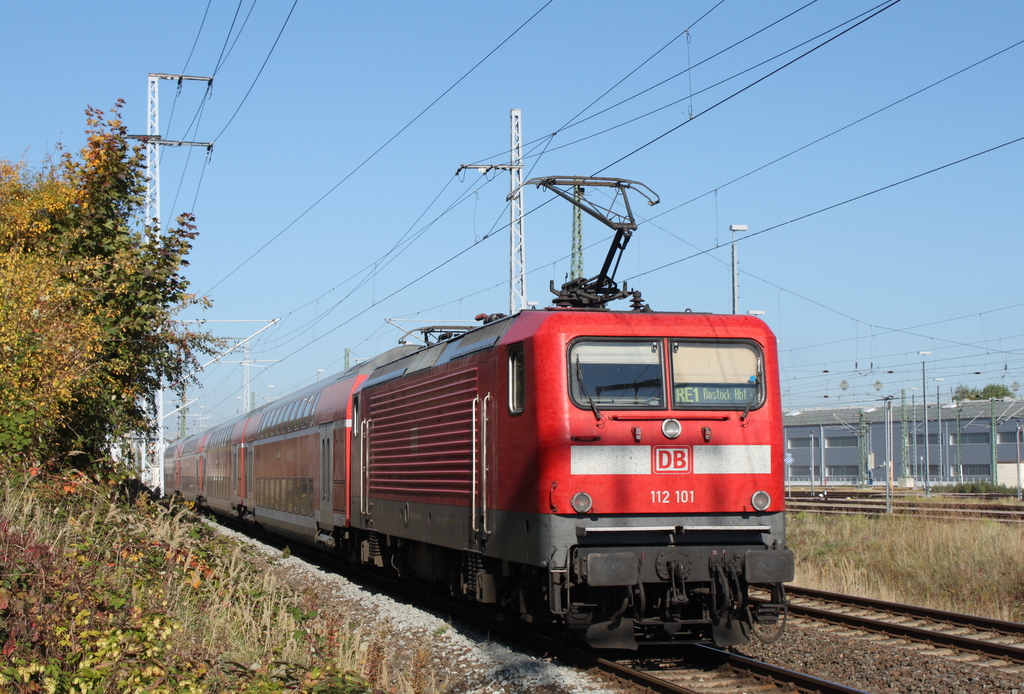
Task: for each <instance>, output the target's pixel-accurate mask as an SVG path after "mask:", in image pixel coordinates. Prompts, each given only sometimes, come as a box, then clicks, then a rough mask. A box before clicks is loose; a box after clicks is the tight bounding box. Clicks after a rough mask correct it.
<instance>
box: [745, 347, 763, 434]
mask: <svg viewBox="0 0 1024 694" xmlns="http://www.w3.org/2000/svg"><path fill="white" fill-rule="evenodd" d="M750 380H751V381H753V382H754V390H753V391H752V392H751V393H750V398H749V399H747V406H746V407H744V408H743V414H742V415H741V416H740V421H741V422H745V421H747V415H749V414H750V408H751V406H752V405H753V404H754V401H755V400H757V396H758V395H760V393H761V360H760V359H758V360H757V373H756V374H755V375H753V376H751V377H750Z"/></svg>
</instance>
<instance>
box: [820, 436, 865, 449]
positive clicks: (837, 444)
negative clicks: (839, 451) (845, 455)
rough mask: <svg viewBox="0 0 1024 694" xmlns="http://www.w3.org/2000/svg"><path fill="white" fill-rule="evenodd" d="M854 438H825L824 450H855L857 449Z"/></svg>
mask: <svg viewBox="0 0 1024 694" xmlns="http://www.w3.org/2000/svg"><path fill="white" fill-rule="evenodd" d="M857 443H858V442H857V437H856V436H826V437H825V447H826V448H856V447H857Z"/></svg>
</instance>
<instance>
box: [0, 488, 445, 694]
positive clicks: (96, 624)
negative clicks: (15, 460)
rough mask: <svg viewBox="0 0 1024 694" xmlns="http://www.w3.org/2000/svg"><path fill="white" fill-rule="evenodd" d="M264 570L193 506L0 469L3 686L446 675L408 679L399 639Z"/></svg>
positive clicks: (248, 683) (256, 686) (292, 682)
mask: <svg viewBox="0 0 1024 694" xmlns="http://www.w3.org/2000/svg"><path fill="white" fill-rule="evenodd" d="M266 568H267V567H266V565H265V562H264V560H262V559H260V558H258V557H257V556H256V553H255V552H254V551H253V550H251V549H249V548H248V547H247V546H246V545H243V544H239V543H237V542H234V541H232V540H228V539H226V538H224V537H223V536H221V535H219V534H217V533H215V532H213V531H212V530H211V529H210V528H208V527H207V526H206V525H205V524H204V523H200V522H197V520H196V518H195V516H194V515H192V514H191V513H189V512H188V508H187V506H186V505H181V504H177V505H176V504H167V503H164V502H161V503H153V502H151V501H150V500H149V499H148V498H147V497H146V496H145V495H142V496H138V497H135V498H132V497H131V495H129V494H127V493H126V492H125V491H124V488H121V487H115V486H113V485H108V484H97V483H95V482H92V481H90V480H89V479H87V478H86V477H85V476H83V475H81V474H78V473H72V474H68V475H57V476H46V475H41V474H37V475H36V476H32V477H25V476H22V477H14V476H11V475H8V474H6V473H4V471H3V470H2V468H0V692H18V693H19V694H20V693H21V692H48V693H51V694H58V693H64V692H67V693H72V692H73V693H76V694H77V693H81V694H85V693H93V692H96V693H99V692H117V693H118V694H121V693H123V692H155V693H157V694H160V693H167V694H170V693H171V692H188V693H200V692H203V693H205V692H245V693H254V694H256V693H264V692H267V693H270V692H283V691H289V692H296V691H297V692H325V693H336V694H350V693H353V692H369V691H380V689H384V690H387V691H392V692H406V691H413V690H416V691H429V690H431V689H432V687H430V686H429V685H428V686H427V687H423V686H422V685H424V684H426V683H427V682H428V681H430V682H434V681H437V679H440V678H434V677H433V675H432V674H431V673H430V672H429V669H427V668H424V669H423V670H421V671H419V672H417V673H415V675H414V676H408V675H407V674H405V673H404V672H401V671H399V670H398V669H397V668H395V667H393V664H391V663H389V661H388V655H387V649H386V648H384V647H383V644H386V642H387V640H388V635H387V634H384V633H377V632H376V631H374V633H364V632H363V630H362V629H361V627H360V626H359V625H355V624H350V623H349V622H348V620H347V619H346V618H345V616H344V615H339V614H327V613H324V612H321V611H319V610H318V609H317V607H318V603H317V599H316V597H315V596H314V595H312V594H305V595H304V594H302V593H299V592H296V591H295V590H293V589H291V588H289V587H287V586H285V585H282V584H280V583H279V582H278V581H277V580H276V579H275V578H274V574H273V572H271V571H267V570H266ZM428 660H429V657H427V656H424V658H423V661H428ZM413 680H416V681H413ZM417 685H419V686H417Z"/></svg>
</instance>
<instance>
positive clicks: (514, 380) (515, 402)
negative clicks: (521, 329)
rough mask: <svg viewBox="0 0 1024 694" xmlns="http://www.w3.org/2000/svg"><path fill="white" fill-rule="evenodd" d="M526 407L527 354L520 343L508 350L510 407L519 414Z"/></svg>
mask: <svg viewBox="0 0 1024 694" xmlns="http://www.w3.org/2000/svg"><path fill="white" fill-rule="evenodd" d="M525 407H526V354H525V353H524V352H523V346H522V345H518V346H516V347H513V348H512V349H510V350H509V351H508V409H509V412H511V413H512V414H519V413H520V412H522V411H523V408H525Z"/></svg>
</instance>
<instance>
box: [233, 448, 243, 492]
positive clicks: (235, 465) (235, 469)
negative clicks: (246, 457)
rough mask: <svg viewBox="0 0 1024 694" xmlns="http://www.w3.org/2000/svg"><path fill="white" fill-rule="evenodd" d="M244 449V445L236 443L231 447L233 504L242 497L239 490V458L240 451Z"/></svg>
mask: <svg viewBox="0 0 1024 694" xmlns="http://www.w3.org/2000/svg"><path fill="white" fill-rule="evenodd" d="M241 448H242V444H240V443H236V444H234V445H233V446H231V500H232V503H234V502H235V501H237V500H238V497H240V496H242V494H241V491H240V490H239V489H238V457H239V451H240V450H241Z"/></svg>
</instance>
